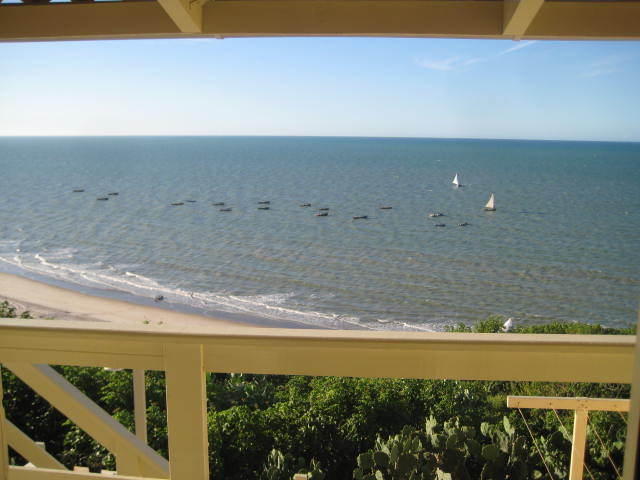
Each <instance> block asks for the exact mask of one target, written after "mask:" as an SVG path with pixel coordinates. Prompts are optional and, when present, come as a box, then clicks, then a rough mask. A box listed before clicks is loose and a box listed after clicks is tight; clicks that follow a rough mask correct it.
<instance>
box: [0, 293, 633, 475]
mask: <svg viewBox="0 0 640 480" xmlns="http://www.w3.org/2000/svg"><path fill="white" fill-rule="evenodd" d="M2 308H5V309H6V308H8V306H3V307H2ZM503 322H504V319H502V318H499V317H492V318H490V319H488V320H486V321H485V322H481V323H479V324H478V325H476V326H474V327H471V328H469V327H464V326H460V327H456V328H455V329H452V331H478V332H497V331H500V329H501V326H502V324H503ZM514 331H516V332H518V333H538V332H544V333H598V334H631V333H633V330H632V329H624V330H616V329H611V328H604V327H600V326H592V325H584V324H571V325H565V324H552V325H544V326H536V327H533V326H531V327H520V328H516V329H515V330H514ZM56 368H57V370H58V371H59V372H61V373H62V374H63V375H64V376H65V377H66V378H67V379H68V380H69V381H70V382H72V383H73V384H74V385H76V386H77V387H78V388H79V389H80V390H82V391H83V392H85V393H86V394H87V395H88V396H89V397H90V398H92V399H93V400H94V401H96V402H97V403H98V404H99V405H100V406H101V407H103V408H104V409H105V410H106V411H108V412H109V413H111V414H112V415H114V417H115V418H117V419H118V420H119V421H120V422H122V423H123V425H125V426H126V427H127V428H129V429H131V430H133V423H134V418H133V392H132V377H131V372H130V371H116V372H113V371H105V370H103V369H102V368H79V367H56ZM2 380H3V383H4V390H5V397H4V400H5V408H6V412H7V416H8V418H9V419H10V420H11V421H13V422H14V423H15V424H16V425H17V426H18V427H19V428H21V429H22V430H23V431H24V432H25V433H27V434H28V435H29V436H30V437H31V438H33V439H35V440H38V441H44V442H46V445H47V450H48V451H50V452H52V453H53V454H54V455H55V456H56V457H57V458H58V459H59V460H60V461H62V462H63V463H64V464H66V465H68V466H73V465H86V466H89V467H90V468H92V469H94V470H95V469H99V468H109V469H113V468H114V466H115V465H114V458H113V456H112V455H110V454H109V453H108V452H107V451H106V450H105V449H104V448H102V447H100V446H99V445H97V444H96V443H95V442H93V441H92V440H91V438H89V437H88V436H87V435H86V434H84V433H83V432H82V431H80V430H79V429H78V428H77V427H76V426H75V425H74V424H72V423H71V422H69V421H68V420H66V419H65V418H64V417H62V415H60V414H59V413H58V412H57V411H56V410H54V409H53V408H51V407H50V406H49V405H48V404H47V403H46V402H45V401H43V400H42V399H41V398H39V397H38V396H37V395H35V394H34V393H33V392H32V391H31V390H30V389H29V388H28V387H27V386H25V385H24V384H23V383H22V382H21V381H19V380H18V379H17V378H16V377H14V376H13V375H11V374H10V372H8V371H7V370H6V369H3V370H2ZM207 392H208V406H209V412H208V425H209V460H210V469H211V477H212V478H223V479H225V480H244V479H251V478H259V479H261V480H281V479H282V480H285V479H286V480H291V478H292V475H293V473H295V472H298V471H307V472H311V474H312V478H313V479H316V480H323V479H324V478H331V479H344V480H347V479H351V478H355V479H356V480H360V479H362V480H365V479H366V480H369V479H371V480H373V479H375V480H381V479H386V480H396V479H403V480H404V479H407V480H409V479H416V480H417V479H437V480H447V479H450V480H466V479H476V478H481V479H487V480H488V479H493V480H498V479H505V480H506V479H513V480H516V479H524V478H526V479H537V478H548V475H547V473H546V468H547V467H548V468H549V469H550V470H551V472H552V474H553V477H554V478H555V479H564V478H567V475H568V468H569V455H570V432H571V429H572V421H573V420H572V413H571V412H558V414H559V416H560V420H561V421H562V423H563V424H564V427H566V429H568V432H567V431H566V430H564V428H563V427H562V426H561V425H560V423H559V422H558V418H557V417H556V416H555V414H554V412H553V411H526V410H525V411H523V414H524V416H525V417H526V419H527V422H528V424H529V428H531V430H532V432H533V435H534V437H535V440H536V444H537V446H538V448H539V449H540V452H541V454H542V456H543V457H544V458H545V463H546V467H545V465H544V464H543V462H542V460H541V458H540V455H539V454H538V452H537V450H536V448H535V446H534V444H533V442H532V440H531V437H530V436H529V433H528V431H527V428H526V426H525V424H524V422H523V417H522V416H520V413H519V412H518V411H517V410H511V409H507V408H506V396H507V395H549V396H590V397H608V398H614V397H618V398H628V396H629V386H628V385H614V384H611V385H608V384H607V385H603V384H577V383H562V384H558V383H556V384H551V383H534V382H526V383H525V382H519V383H516V382H467V381H452V380H449V381H447V380H410V379H364V378H341V377H301V376H279V375H270V376H269V375H245V374H231V375H228V374H210V375H208V376H207ZM147 403H148V408H147V418H148V422H149V430H148V434H149V444H150V445H151V446H152V447H153V448H154V449H156V450H157V451H159V452H160V453H161V454H163V455H165V456H166V455H167V426H166V417H165V398H164V375H163V373H162V372H147ZM590 426H591V429H592V431H591V433H590V435H589V442H588V448H587V450H588V451H587V465H588V467H589V469H590V471H591V474H592V475H593V478H594V480H604V479H614V478H616V473H615V471H614V469H613V467H612V466H611V463H610V461H609V457H611V459H612V460H613V462H614V463H615V464H616V466H617V467H618V468H619V469H620V468H621V465H622V455H623V452H624V438H625V434H626V425H625V420H624V418H623V417H622V416H621V415H619V414H617V413H606V412H594V413H593V414H592V415H591V416H590ZM594 431H595V432H597V434H598V435H599V436H600V437H601V438H602V440H603V441H604V443H605V448H603V447H602V445H601V444H600V443H599V441H598V440H597V437H596V436H595V435H594ZM12 454H13V455H14V458H15V460H17V461H19V460H20V459H19V457H18V456H17V455H16V454H14V453H13V452H12ZM589 478H591V477H589Z"/></svg>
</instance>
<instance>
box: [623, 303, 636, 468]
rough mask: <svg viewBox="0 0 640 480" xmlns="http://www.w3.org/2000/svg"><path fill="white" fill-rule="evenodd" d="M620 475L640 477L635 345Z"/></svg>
mask: <svg viewBox="0 0 640 480" xmlns="http://www.w3.org/2000/svg"><path fill="white" fill-rule="evenodd" d="M637 328H638V329H640V313H639V314H638V327H637ZM622 475H623V477H624V480H637V479H638V477H640V345H636V351H635V357H634V359H633V383H632V384H631V406H630V407H629V416H628V421H627V438H626V441H625V450H624V465H623V469H622Z"/></svg>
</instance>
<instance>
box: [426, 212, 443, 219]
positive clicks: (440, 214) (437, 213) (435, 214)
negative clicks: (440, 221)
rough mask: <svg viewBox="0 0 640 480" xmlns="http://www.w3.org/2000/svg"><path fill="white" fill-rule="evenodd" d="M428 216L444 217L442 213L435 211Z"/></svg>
mask: <svg viewBox="0 0 640 480" xmlns="http://www.w3.org/2000/svg"><path fill="white" fill-rule="evenodd" d="M429 216H430V217H431V218H437V217H444V213H440V212H435V213H430V214H429Z"/></svg>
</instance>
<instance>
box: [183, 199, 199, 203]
mask: <svg viewBox="0 0 640 480" xmlns="http://www.w3.org/2000/svg"><path fill="white" fill-rule="evenodd" d="M196 201H197V200H185V202H188V203H196Z"/></svg>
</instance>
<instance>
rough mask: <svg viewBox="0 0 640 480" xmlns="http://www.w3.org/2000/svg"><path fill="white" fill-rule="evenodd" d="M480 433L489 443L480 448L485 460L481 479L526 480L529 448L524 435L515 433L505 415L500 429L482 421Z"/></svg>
mask: <svg viewBox="0 0 640 480" xmlns="http://www.w3.org/2000/svg"><path fill="white" fill-rule="evenodd" d="M480 431H481V432H482V434H483V435H484V436H485V437H487V438H488V439H489V440H491V443H490V444H488V445H485V446H484V447H483V448H482V458H483V460H484V462H485V464H484V466H483V468H482V473H481V474H480V479H481V480H507V479H508V480H526V479H527V478H528V474H529V468H528V464H529V462H528V460H529V448H528V445H527V440H526V438H525V437H524V436H518V435H516V430H515V428H514V427H513V426H512V425H511V422H509V419H508V418H507V417H504V418H503V421H502V429H500V428H499V427H498V426H495V425H489V424H488V423H483V424H482V425H481V427H480Z"/></svg>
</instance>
